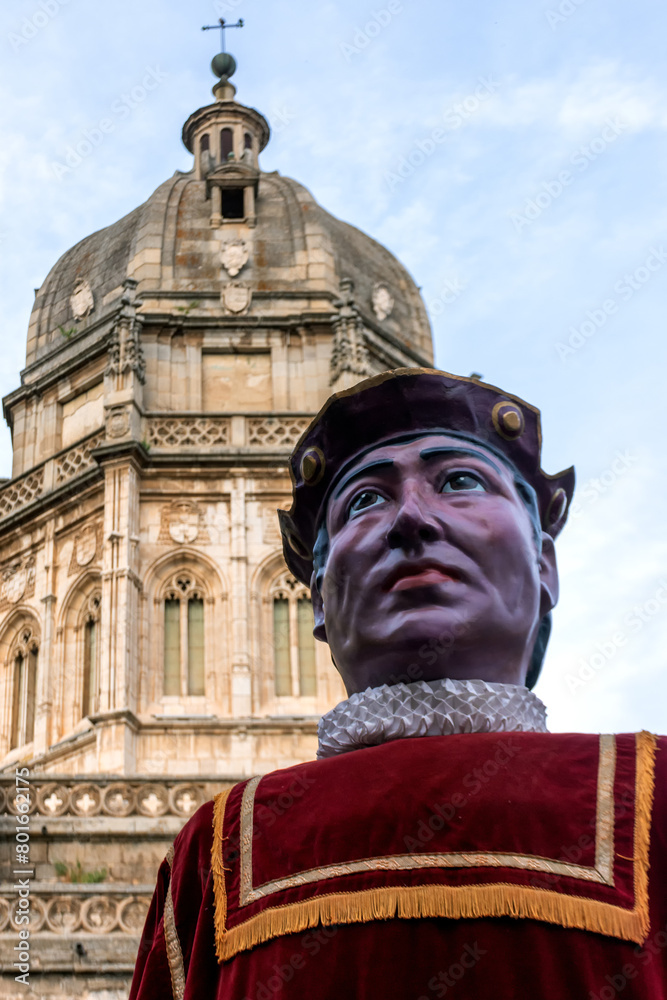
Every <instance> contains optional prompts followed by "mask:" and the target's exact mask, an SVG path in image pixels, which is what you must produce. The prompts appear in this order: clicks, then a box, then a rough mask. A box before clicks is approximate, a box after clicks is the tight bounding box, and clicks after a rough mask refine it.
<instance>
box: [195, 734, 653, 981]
mask: <svg viewBox="0 0 667 1000" xmlns="http://www.w3.org/2000/svg"><path fill="white" fill-rule="evenodd" d="M655 749H656V737H655V736H653V735H652V734H650V733H647V732H642V733H638V734H636V736H635V757H636V765H635V818H634V854H633V859H632V860H633V863H634V866H633V872H634V876H633V878H634V906H633V908H632V909H627V908H625V907H622V906H619V905H616V904H614V903H609V902H603V901H600V900H597V899H589V898H585V897H583V896H575V895H572V894H569V893H565V892H558V891H554V890H550V889H542V888H536V887H532V886H526V885H517V884H514V885H513V884H510V883H503V882H500V883H498V882H494V883H490V884H482V885H467V886H449V885H433V884H429V885H422V886H401V885H397V886H381V887H377V888H368V889H362V890H359V891H356V892H355V891H353V892H349V891H348V892H343V893H335V892H332V893H329V894H326V895H317V896H314V897H312V898H310V899H306V900H300V901H297V902H292V903H287V904H284V905H278V906H274V907H268V908H267V909H265V910H263V911H261V912H259V913H256V914H255V915H253V916H251V917H249V919H247V920H246V921H244V922H243V923H241V924H239V925H237V926H235V927H232V928H227V927H226V907H227V897H226V889H225V879H224V869H223V867H222V842H223V823H224V806H225V804H226V800H227V796H228V795H229V791H230V790H227V791H226V793H221V796H218V798H217V799H216V807H215V815H214V845H213V862H214V866H213V872H214V883H215V902H216V917H215V926H216V953H217V957H218V959H219V961H226V960H227V959H230V958H232V957H233V956H234V955H235V954H237V953H238V952H240V951H244V950H246V949H248V948H252V947H254V946H255V945H257V944H260V943H262V942H264V941H268V940H270V939H271V938H274V937H277V936H280V935H283V934H291V933H296V932H298V931H301V930H305V929H307V928H310V927H315V926H317V925H318V924H322V925H325V926H327V925H332V924H339V923H356V922H366V921H369V920H382V919H389V918H392V917H398V918H406V919H408V918H419V917H448V918H456V919H459V918H466V917H467V918H476V917H501V916H510V917H523V918H530V919H535V920H542V921H546V922H548V923H557V924H560V925H561V926H563V927H572V928H579V929H583V930H588V931H594V932H597V933H601V934H606V935H609V936H613V937H618V938H621V939H624V940H628V941H635V942H636V943H638V944H642V943H643V942H644V940H645V938H646V937H647V935H648V932H649V912H648V864H649V846H650V822H651V811H652V803H653V790H654V764H655ZM615 776H616V738H615V737H614V736H607V735H603V736H600V738H599V756H598V772H597V796H596V813H595V864H594V866H593V867H587V866H584V865H578V864H571V863H569V862H565V861H560V860H558V859H552V858H545V857H540V856H536V855H530V854H510V853H503V852H495V851H494V852H484V853H434V854H426V853H419V854H402V855H390V856H387V857H375V858H366V859H360V860H355V861H349V862H346V863H342V864H331V865H325V866H322V867H319V868H313V869H309V870H306V871H300V872H295V873H293V874H291V875H288V876H285V877H283V878H279V879H275V880H273V881H271V882H267V883H265V884H263V885H257V886H255V885H253V867H252V844H253V822H254V805H255V794H256V791H257V787H258V785H259V783H260V781H261V779H262V776H261V775H260V776H257V777H255V778H252V779H251V780H250V781H248V782H247V784H246V786H245V788H244V791H243V797H242V803H241V810H240V812H241V816H240V838H241V843H240V886H239V909H240V908H242V907H243V906H247V905H248V904H250V903H254V902H257V901H258V900H260V899H263V898H266V897H267V896H270V895H271V894H273V893H277V892H280V891H282V890H285V889H290V888H293V887H298V886H303V885H308V884H310V883H315V882H322V881H325V880H327V879H335V878H338V877H341V876H347V875H352V874H355V873H359V872H372V871H385V872H386V871H403V872H405V871H415V870H419V869H430V870H433V869H438V868H441V869H442V868H477V869H480V868H496V869H497V868H504V869H523V870H528V871H532V872H545V873H549V874H552V875H558V876H565V877H567V878H572V879H579V880H581V881H583V882H587V883H598V884H602V885H606V886H610V887H613V886H614V827H615V821H616V817H615V807H614V783H615ZM222 795H224V801H223V800H222Z"/></svg>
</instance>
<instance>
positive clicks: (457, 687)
mask: <svg viewBox="0 0 667 1000" xmlns="http://www.w3.org/2000/svg"><path fill="white" fill-rule="evenodd" d="M546 714H547V713H546V708H545V706H544V705H543V703H542V702H541V701H540V699H539V698H538V697H537V696H536V695H534V694H533V693H532V691H529V690H528V688H526V687H524V686H523V685H518V684H495V683H493V684H492V683H488V682H487V681H481V680H464V681H458V680H451V679H450V678H448V677H445V678H442V679H441V680H435V681H415V682H414V683H413V684H391V685H389V684H383V685H382V686H381V687H376V688H367V689H366V690H365V691H360V692H358V693H357V694H353V695H351V696H350V697H349V698H348V699H347V700H346V701H341V702H340V703H339V704H338V705H336V707H335V708H332V710H331V711H330V712H327V714H326V715H323V716H322V718H321V719H320V722H319V726H318V729H317V734H318V744H319V745H318V749H317V756H318V758H322V757H334V756H335V755H336V754H339V753H347V752H348V751H350V750H358V749H360V748H362V747H371V746H377V745H378V744H379V743H388V742H389V741H390V740H400V739H404V738H405V737H409V736H446V735H449V734H451V733H508V732H515V733H516V732H535V733H546V732H547V727H546Z"/></svg>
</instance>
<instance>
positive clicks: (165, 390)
mask: <svg viewBox="0 0 667 1000" xmlns="http://www.w3.org/2000/svg"><path fill="white" fill-rule="evenodd" d="M225 129H227V130H229V133H228V135H227V138H226V139H225V142H228V143H229V142H231V143H232V144H235V146H236V147H238V149H237V159H236V160H235V161H233V162H232V161H229V162H221V163H219V165H216V163H217V161H216V156H217V153H216V152H215V151H216V150H218V149H219V146H220V131H221V130H223V131H224V130H225ZM230 136H231V138H230ZM268 136H269V129H268V125H267V123H266V121H265V120H264V118H263V117H262V116H261V115H260V114H259V113H258V112H256V111H253V110H252V109H249V108H245V107H244V106H243V105H240V104H237V103H236V102H235V101H231V100H225V101H222V102H219V103H216V104H214V105H210V106H208V107H205V108H202V109H200V110H199V111H197V112H195V113H194V114H193V115H192V116H191V117H190V119H188V122H186V125H185V127H184V141H185V143H186V145H187V147H188V148H189V149H190V150H191V151H192V152H193V153H194V154H195V164H194V169H193V171H192V172H191V173H189V174H183V173H180V172H177V173H176V174H175V175H174V176H173V177H172V178H171V179H170V180H168V181H167V182H165V184H163V185H162V186H161V187H160V188H159V189H158V190H157V191H156V192H155V194H154V195H153V196H151V198H149V200H148V201H147V202H146V204H145V205H143V206H141V207H140V208H139V209H137V210H136V211H135V212H133V213H132V214H131V215H129V216H128V217H127V218H125V219H122V220H120V222H118V223H116V224H115V225H114V226H111V227H109V228H108V229H107V230H103V231H101V232H100V233H96V234H94V235H92V236H90V237H89V238H88V239H87V240H84V241H83V243H82V244H80V245H79V246H78V247H76V248H74V249H73V250H72V251H70V252H69V253H68V254H67V255H66V256H65V257H64V258H63V259H62V260H61V261H59V262H58V263H57V264H56V265H55V267H54V268H53V270H52V271H51V273H50V274H49V275H48V277H47V278H46V280H45V282H44V284H43V286H42V288H41V289H40V290H39V291H38V293H37V296H36V299H35V306H34V309H33V314H32V318H31V323H30V328H29V333H28V348H27V364H26V368H25V370H24V372H23V377H22V384H21V386H20V388H19V389H17V390H16V391H15V392H13V393H11V394H10V395H9V396H8V397H7V398H6V399H5V400H4V406H5V413H6V415H7V419H8V421H9V423H10V425H11V427H12V432H13V446H14V462H13V475H12V478H11V479H10V480H9V481H8V482H6V483H5V484H4V485H2V486H1V487H0V546H1V548H0V779H2V776H3V775H5V776H7V780H6V781H5V783H4V784H2V786H1V787H0V814H2V813H4V817H3V816H2V815H0V845H1V846H0V883H1V884H0V955H2V964H3V967H5V962H6V961H8V956H11V954H12V951H11V949H12V948H13V945H14V944H15V942H16V932H17V926H18V925H17V924H16V907H17V906H18V903H17V898H16V895H15V893H13V890H12V887H11V879H12V875H11V871H12V868H11V864H10V855H9V853H8V852H9V846H8V845H9V844H10V838H11V837H13V836H14V831H15V829H16V823H17V815H18V812H20V810H18V812H17V808H16V805H15V803H14V799H13V798H12V789H13V787H14V778H13V776H14V772H15V769H16V768H17V767H26V768H27V769H28V772H29V775H30V782H31V793H30V808H29V825H30V831H31V841H30V862H31V865H32V866H33V867H34V870H35V871H34V876H32V878H33V882H32V893H31V899H32V903H33V911H32V912H33V916H34V923H33V924H31V933H33V940H34V943H35V945H34V951H33V955H34V956H38V957H36V958H35V962H38V963H39V965H33V968H34V969H37V968H39V970H40V975H41V976H42V977H43V986H40V992H39V995H40V996H42V997H56V996H58V997H63V996H68V997H70V996H88V995H90V996H93V995H99V996H104V997H106V998H107V1000H109V998H111V997H113V998H116V997H118V998H120V997H122V996H123V995H125V993H126V991H127V983H128V979H129V975H130V972H131V969H132V965H133V961H134V954H135V953H136V947H137V935H138V933H139V930H140V928H141V925H142V923H143V919H144V916H145V913H146V908H147V905H148V900H149V897H150V893H151V891H152V887H153V884H154V880H155V874H156V870H157V866H158V865H159V863H160V861H161V859H162V858H163V857H164V855H165V853H166V850H167V848H168V847H169V844H170V843H171V841H172V840H173V837H174V836H175V834H176V833H177V831H178V829H180V827H181V825H182V824H183V822H185V820H186V819H187V817H188V816H189V815H191V814H192V812H193V810H194V809H195V808H196V807H197V806H198V805H199V804H200V803H201V802H202V801H204V799H206V798H209V797H210V796H211V795H213V794H214V793H215V792H216V791H217V790H219V789H220V788H221V787H224V786H225V785H228V784H229V783H230V782H232V781H236V780H239V779H241V778H243V777H244V776H247V775H251V774H255V773H259V772H265V771H268V770H271V769H273V768H276V767H283V766H286V765H289V764H293V763H297V762H300V761H303V760H306V759H309V758H312V757H313V755H314V751H315V747H316V725H317V719H318V717H319V715H321V714H322V713H323V712H324V711H326V710H328V709H329V708H330V707H331V706H332V705H333V704H334V703H335V702H336V701H338V700H339V699H340V698H341V697H343V696H344V692H343V687H342V684H341V682H340V679H339V677H338V675H337V673H336V671H335V669H334V667H333V665H332V663H331V659H330V656H329V653H328V649H327V647H326V646H324V645H322V644H321V643H315V641H314V639H313V638H312V636H311V635H310V633H309V628H308V627H307V626H308V620H307V619H308V614H309V613H310V608H309V595H308V592H307V591H306V590H305V588H303V587H301V586H300V585H296V583H295V581H294V580H293V579H291V578H290V577H289V574H287V572H286V567H285V563H284V561H283V557H282V548H281V541H280V536H279V533H278V525H277V517H276V513H275V512H276V509H277V508H279V507H281V508H285V507H288V506H289V503H290V491H291V485H290V477H289V472H288V465H287V460H288V456H289V452H290V451H291V449H292V447H293V446H294V444H295V443H296V441H297V440H298V438H299V437H300V435H301V434H302V433H303V431H304V430H305V428H306V426H307V424H308V422H309V420H310V419H311V417H312V415H313V414H315V413H316V412H317V410H318V409H319V408H320V406H321V405H322V404H323V402H324V401H325V399H326V398H327V396H328V395H329V393H330V392H331V388H332V385H333V386H334V387H335V388H340V387H343V386H345V385H348V384H351V383H353V382H355V381H357V380H358V379H359V378H360V377H362V376H364V375H367V374H373V373H374V372H379V371H382V370H385V369H387V368H391V367H401V366H404V365H415V364H416V365H428V364H430V362H431V357H432V355H431V340H430V328H429V325H428V320H427V318H426V314H425V311H424V307H423V303H422V302H421V298H420V296H419V292H418V290H417V288H416V286H415V285H414V283H413V282H412V279H411V278H410V277H409V275H408V274H407V272H406V271H405V270H404V269H403V267H402V266H401V265H400V264H399V263H398V261H396V260H395V258H393V257H392V255H391V254H390V253H389V252H388V251H386V250H385V249H384V248H382V247H380V246H379V245H378V244H377V243H375V242H374V241H372V240H370V239H368V238H367V237H365V236H364V235H363V234H362V233H360V232H359V231H358V230H355V229H353V228H352V227H350V226H347V225H345V224H343V223H341V222H339V221H338V220H335V219H333V218H332V217H331V216H329V215H328V214H327V213H326V212H325V211H324V210H323V209H322V208H320V206H319V205H317V203H316V202H315V201H314V199H313V198H312V196H311V195H310V194H309V193H308V192H307V191H306V190H305V189H304V188H303V187H302V186H301V185H299V184H298V183H297V182H295V181H292V180H290V179H289V178H284V177H282V176H280V175H279V174H278V173H269V174H264V173H262V172H261V171H260V170H259V167H258V161H257V157H258V154H259V152H260V151H261V149H262V148H263V146H264V145H265V144H266V142H267V141H268ZM214 154H215V155H214ZM214 161H215V162H214ZM360 261H363V266H361V265H360V263H359V262H360ZM63 331H64V333H63ZM3 852H4V853H3ZM102 871H104V872H105V874H104V876H103V877H101V880H100V881H92V882H85V881H84V882H82V881H80V880H79V881H77V878H78V876H79V875H82V873H83V874H84V875H85V874H86V873H87V875H88V876H91V877H92V875H93V874H95V877H97V876H98V875H99V873H100V872H102ZM59 872H60V873H61V874H59ZM63 872H64V873H65V874H62V873H63ZM68 879H69V880H68ZM95 991H97V993H96V992H95ZM104 991H106V992H104ZM19 995H20V996H21V997H25V996H30V995H31V994H30V993H29V992H28V993H26V991H25V990H24V989H23V988H22V987H19V992H16V987H15V984H14V982H13V977H9V978H8V979H3V980H0V996H4V997H10V996H19Z"/></svg>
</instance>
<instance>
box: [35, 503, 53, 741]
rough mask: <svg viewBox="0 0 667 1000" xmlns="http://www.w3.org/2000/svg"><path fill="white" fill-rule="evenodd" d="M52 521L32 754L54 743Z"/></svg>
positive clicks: (50, 524)
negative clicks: (33, 749)
mask: <svg viewBox="0 0 667 1000" xmlns="http://www.w3.org/2000/svg"><path fill="white" fill-rule="evenodd" d="M54 535H55V521H54V519H53V518H50V519H49V520H48V521H47V522H46V538H45V540H44V583H45V587H44V590H45V593H44V596H43V597H42V598H41V600H42V603H43V605H44V615H43V620H44V630H43V632H42V636H41V641H40V646H39V658H38V661H37V692H36V695H37V697H36V710H35V739H34V747H35V751H34V752H35V754H36V755H37V754H40V753H46V751H47V750H48V748H49V747H50V746H51V743H52V742H53V739H52V736H53V715H52V710H53V684H54V671H55V655H54V634H55V624H54V619H55V604H56V595H55V594H54V592H53V591H54V586H53V580H54V573H55V567H54V565H53V562H54V559H55V543H54Z"/></svg>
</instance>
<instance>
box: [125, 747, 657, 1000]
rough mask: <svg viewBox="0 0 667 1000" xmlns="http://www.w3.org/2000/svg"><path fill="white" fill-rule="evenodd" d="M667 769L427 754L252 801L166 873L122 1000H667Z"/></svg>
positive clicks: (644, 762) (612, 757)
mask: <svg viewBox="0 0 667 1000" xmlns="http://www.w3.org/2000/svg"><path fill="white" fill-rule="evenodd" d="M665 750H667V739H666V738H659V739H656V738H654V737H652V736H650V735H649V734H646V733H643V734H638V735H637V736H634V735H622V736H617V737H597V736H589V735H577V734H575V735H571V734H570V735H567V734H565V735H564V734H543V733H509V734H507V733H506V734H498V733H484V734H465V735H458V736H435V737H423V738H419V739H405V740H398V741H395V742H392V743H387V744H384V745H383V746H379V747H372V748H369V749H366V750H357V751H354V752H352V753H347V754H343V755H341V756H339V757H334V758H331V759H328V760H323V761H314V762H312V763H307V764H301V765H299V766H297V767H291V768H286V769H284V770H280V771H274V772H273V773H271V774H268V775H265V776H264V777H263V778H261V779H251V780H250V781H246V782H242V783H241V784H239V785H237V786H235V787H234V788H233V789H232V790H231V792H229V793H222V794H221V795H220V796H218V797H217V798H216V800H214V802H209V803H206V805H204V806H202V807H201V809H199V811H198V812H197V813H196V814H195V816H193V818H192V819H191V820H190V821H189V822H188V823H187V824H186V826H185V827H184V828H183V830H182V831H181V833H180V834H179V835H178V837H177V838H176V841H175V843H174V847H173V850H172V851H170V853H169V855H168V857H167V859H165V861H164V862H163V864H162V866H161V868H160V872H159V875H158V882H157V888H156V890H155V896H154V898H153V902H152V905H151V909H150V912H149V915H148V918H147V921H146V926H145V929H144V934H143V939H142V942H141V946H140V950H139V956H138V959H137V966H136V970H135V975H134V980H133V984H132V991H131V994H130V1000H153V998H160V1000H162V998H168V997H171V996H174V997H175V998H176V1000H181V998H182V1000H215V998H218V1000H272V998H284V997H290V998H294V997H307V998H309V1000H343V998H348V997H350V998H352V997H353V998H356V1000H371V998H373V1000H378V998H383V1000H384V998H396V1000H433V998H439V997H450V996H451V997H455V998H457V1000H465V998H481V997H493V998H494V1000H505V998H507V1000H509V998H517V997H521V998H530V1000H538V998H539V1000H542V998H545V1000H546V998H549V1000H552V998H553V1000H563V998H568V1000H613V998H614V997H616V996H620V997H622V998H623V1000H631V998H632V1000H635V998H642V1000H667V794H666V792H667V753H665ZM216 953H217V957H216Z"/></svg>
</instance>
